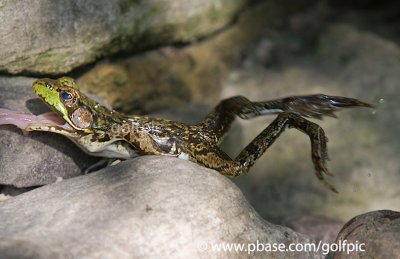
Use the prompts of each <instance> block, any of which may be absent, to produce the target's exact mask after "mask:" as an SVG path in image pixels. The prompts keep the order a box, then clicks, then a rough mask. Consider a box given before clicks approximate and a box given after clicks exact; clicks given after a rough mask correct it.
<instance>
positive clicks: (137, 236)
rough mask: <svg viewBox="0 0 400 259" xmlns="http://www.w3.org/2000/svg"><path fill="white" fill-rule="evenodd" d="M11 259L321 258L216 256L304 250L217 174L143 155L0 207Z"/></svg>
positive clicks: (0, 239)
mask: <svg viewBox="0 0 400 259" xmlns="http://www.w3.org/2000/svg"><path fill="white" fill-rule="evenodd" d="M0 211H1V212H2V213H1V214H0V254H1V255H2V256H3V257H6V258H55V257H57V258H194V257H196V258H216V257H217V258H249V257H252V258H253V257H254V258H265V256H269V257H273V258H288V257H293V256H296V258H322V256H320V255H318V254H314V253H311V252H304V253H294V252H276V253H270V252H266V251H262V252H259V253H250V255H249V254H248V253H247V252H231V253H223V252H215V251H212V244H222V243H243V244H246V246H247V244H249V243H255V242H257V240H258V242H259V243H263V244H266V243H270V244H272V243H283V244H285V245H289V244H290V243H305V242H309V241H310V240H309V239H308V238H307V237H306V236H304V235H302V234H298V233H296V232H294V231H292V230H290V229H288V228H286V227H283V226H278V225H273V224H271V223H268V222H266V221H264V220H263V219H262V218H261V217H260V216H259V215H258V214H257V213H256V212H255V210H254V209H253V208H252V207H251V206H250V205H249V204H248V202H247V201H246V200H245V198H244V197H243V195H242V193H241V191H240V190H239V189H238V188H237V187H236V186H235V185H234V184H233V183H232V182H231V181H230V180H229V179H228V178H226V177H224V176H222V175H220V174H219V173H218V172H216V171H213V170H210V169H207V168H204V167H201V166H199V165H197V164H195V163H192V162H188V161H183V160H179V159H175V158H168V157H157V156H145V157H139V158H137V159H132V160H128V161H125V162H121V163H119V164H117V165H115V166H111V167H107V168H105V169H103V170H101V171H98V172H95V173H92V174H89V175H84V176H80V177H75V178H72V179H67V180H65V181H62V182H59V183H55V184H50V185H46V186H44V187H41V188H38V189H35V190H33V191H30V192H27V193H24V194H22V195H19V196H17V197H14V198H12V199H8V200H6V201H4V202H1V203H0Z"/></svg>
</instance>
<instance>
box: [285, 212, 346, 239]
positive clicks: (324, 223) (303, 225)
mask: <svg viewBox="0 0 400 259" xmlns="http://www.w3.org/2000/svg"><path fill="white" fill-rule="evenodd" d="M281 224H282V225H283V226H287V227H289V228H291V229H293V230H294V231H296V232H299V233H302V234H305V235H307V236H309V237H310V238H312V239H313V240H315V241H317V242H318V241H322V242H324V243H334V242H335V240H336V237H337V235H338V233H339V231H340V229H341V228H342V226H343V222H340V221H338V220H334V219H330V218H327V217H323V216H306V215H303V216H291V217H287V218H285V219H283V220H282V222H281Z"/></svg>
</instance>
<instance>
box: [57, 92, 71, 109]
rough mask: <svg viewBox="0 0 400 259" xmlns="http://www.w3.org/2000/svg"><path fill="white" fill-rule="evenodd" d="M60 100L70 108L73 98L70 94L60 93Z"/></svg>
mask: <svg viewBox="0 0 400 259" xmlns="http://www.w3.org/2000/svg"><path fill="white" fill-rule="evenodd" d="M60 99H61V101H62V102H63V103H64V104H65V105H66V106H72V104H73V103H74V102H75V98H74V97H73V95H72V94H71V93H70V92H60Z"/></svg>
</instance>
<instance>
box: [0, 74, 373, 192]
mask: <svg viewBox="0 0 400 259" xmlns="http://www.w3.org/2000/svg"><path fill="white" fill-rule="evenodd" d="M32 90H33V92H34V93H35V94H36V95H37V96H38V97H39V98H40V99H41V100H42V101H43V102H44V103H46V104H47V106H49V107H50V109H51V110H52V112H51V113H48V114H44V115H40V116H41V117H40V118H39V117H37V118H36V119H34V118H32V117H29V118H27V117H26V118H25V117H24V119H21V118H20V119H19V121H18V119H16V120H8V121H7V120H5V119H4V118H5V117H7V116H8V117H13V116H14V115H13V114H12V113H7V112H5V109H1V110H0V124H7V123H8V124H15V125H17V126H19V127H20V128H21V129H23V130H24V131H46V132H53V133H56V134H61V135H63V136H65V137H67V138H69V139H70V140H72V141H73V142H74V143H76V144H77V145H78V146H79V147H80V148H81V149H82V150H84V151H85V152H86V153H88V154H90V155H93V156H99V157H103V158H109V159H120V160H126V159H130V158H133V157H136V156H140V155H162V156H170V157H175V158H179V159H184V160H189V161H192V162H195V163H197V164H199V165H201V166H204V167H207V168H210V169H214V170H216V171H218V172H219V173H221V174H222V175H225V176H227V177H237V176H241V175H244V174H246V173H247V172H248V171H249V170H250V168H251V167H252V166H253V165H254V163H255V162H256V160H257V159H258V158H260V157H261V156H262V155H263V154H264V153H265V152H266V150H267V149H268V148H269V147H270V146H271V145H272V144H273V143H274V142H275V141H276V140H277V139H278V138H279V136H280V135H281V134H282V133H283V132H284V131H286V130H288V129H291V128H293V129H297V130H299V131H301V132H303V133H305V134H306V135H308V137H309V139H310V142H311V161H312V163H313V165H314V172H315V175H316V177H317V179H318V180H319V181H320V182H321V183H322V184H323V185H324V186H325V187H327V188H328V189H329V190H331V191H333V192H336V193H337V192H338V191H337V190H336V188H335V187H334V186H333V185H331V184H330V183H328V181H327V180H326V176H331V175H332V173H331V172H330V171H329V170H328V168H327V160H328V159H329V157H328V150H327V142H328V138H327V137H326V134H325V132H324V130H323V129H322V127H320V126H319V125H318V124H316V123H314V122H312V121H311V120H309V119H310V118H313V119H322V118H323V117H324V116H330V117H334V118H336V117H337V116H336V114H335V112H336V111H338V110H341V109H343V108H353V107H367V108H371V107H373V106H372V105H371V104H369V103H366V102H363V101H360V100H358V99H355V98H348V97H342V96H331V95H325V94H312V95H299V96H288V97H283V98H278V99H272V100H266V101H257V102H253V101H250V100H249V99H247V98H246V97H244V96H234V97H230V98H227V99H224V100H222V101H220V102H219V103H218V104H217V105H216V106H215V108H214V109H213V110H212V111H210V112H209V113H208V114H207V115H206V116H205V117H204V118H203V119H202V120H200V121H199V122H198V123H195V124H186V123H182V122H178V121H173V120H167V119H163V118H158V117H151V116H143V115H125V114H123V113H120V112H118V111H115V110H113V109H110V108H107V107H106V106H104V105H102V104H100V103H99V102H97V101H94V100H93V99H91V98H89V97H88V96H87V95H85V94H84V93H83V92H82V91H81V90H80V87H79V85H78V84H77V82H76V81H75V80H74V79H73V78H70V77H66V76H64V77H61V78H58V79H49V78H42V79H37V80H36V81H34V82H33V84H32ZM264 115H277V116H276V118H275V119H274V120H273V121H272V122H271V123H270V124H269V125H267V126H266V128H265V129H264V130H263V131H262V132H261V133H259V135H258V136H256V137H255V138H254V139H253V140H252V141H251V142H250V143H249V144H248V145H247V146H245V147H244V149H243V150H242V151H241V152H240V153H239V154H238V155H237V156H236V157H235V158H231V157H230V156H228V155H227V154H226V153H225V152H224V151H223V150H222V149H221V148H220V144H221V141H222V139H223V137H224V136H225V135H226V134H227V133H228V131H229V129H230V127H231V125H232V123H233V121H234V120H235V119H236V117H239V118H241V119H245V120H248V119H251V118H254V117H258V116H264ZM26 116H28V115H26ZM2 117H3V119H1V118H2ZM15 117H17V116H15ZM22 121H25V123H21V122H22ZM27 121H28V122H27Z"/></svg>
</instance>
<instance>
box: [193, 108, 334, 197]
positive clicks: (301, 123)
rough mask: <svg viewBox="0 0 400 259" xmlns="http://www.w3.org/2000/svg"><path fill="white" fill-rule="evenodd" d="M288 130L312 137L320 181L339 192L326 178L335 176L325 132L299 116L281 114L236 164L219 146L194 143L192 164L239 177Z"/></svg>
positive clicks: (249, 145)
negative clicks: (198, 164) (330, 164)
mask: <svg viewBox="0 0 400 259" xmlns="http://www.w3.org/2000/svg"><path fill="white" fill-rule="evenodd" d="M288 128H295V129H298V130H300V131H302V132H304V133H305V134H307V135H308V136H309V137H310V141H311V158H312V162H313V164H314V167H315V174H316V176H317V178H318V179H319V180H320V181H321V182H322V183H323V184H324V185H325V186H326V187H328V188H329V189H330V190H332V191H334V192H337V191H336V189H335V188H334V187H333V186H332V185H330V184H329V183H328V182H327V181H326V180H325V178H324V174H326V175H331V174H330V173H329V171H328V169H327V168H326V160H327V159H328V153H327V147H326V143H327V138H326V137H325V133H324V131H323V129H322V128H321V127H320V126H318V125H317V124H315V123H313V122H310V121H308V120H306V119H304V118H302V117H301V116H299V115H297V114H295V113H287V112H284V113H280V114H279V115H278V117H277V118H276V119H275V120H274V121H273V122H272V123H271V124H270V125H269V126H268V127H267V128H266V129H265V130H264V131H262V132H261V133H260V134H259V135H258V136H257V137H256V138H255V139H254V140H253V141H252V142H251V143H250V144H248V145H247V146H246V148H245V149H243V150H242V152H241V153H240V154H239V155H238V156H237V157H236V158H235V159H234V160H232V159H231V158H230V157H229V156H228V155H226V154H225V153H224V152H223V151H221V150H220V149H219V148H218V147H217V146H216V145H210V144H204V143H203V144H201V143H192V144H191V145H190V147H191V148H190V152H191V153H190V155H191V157H192V160H195V161H196V162H198V163H201V164H203V165H204V166H206V167H209V168H212V169H215V170H217V171H219V172H220V173H222V174H223V175H226V176H231V177H234V176H239V175H242V174H245V173H247V172H248V170H249V169H250V167H251V166H253V164H254V162H255V161H256V160H257V159H258V158H259V157H260V156H261V155H262V154H263V153H264V152H265V151H266V150H267V149H268V148H269V147H270V146H271V145H272V144H273V143H274V141H275V140H276V139H277V138H278V137H279V135H280V134H281V133H282V132H283V131H285V130H286V129H288Z"/></svg>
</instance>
